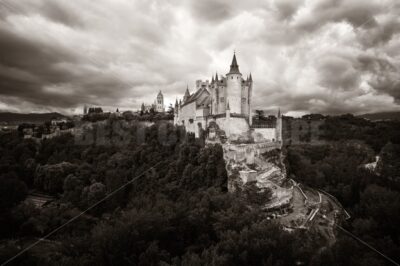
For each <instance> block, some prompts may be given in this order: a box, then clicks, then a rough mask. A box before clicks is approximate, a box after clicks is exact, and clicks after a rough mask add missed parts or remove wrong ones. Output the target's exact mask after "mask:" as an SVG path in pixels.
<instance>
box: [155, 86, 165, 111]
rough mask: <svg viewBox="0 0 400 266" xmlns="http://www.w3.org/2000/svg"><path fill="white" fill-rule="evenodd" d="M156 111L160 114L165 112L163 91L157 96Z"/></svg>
mask: <svg viewBox="0 0 400 266" xmlns="http://www.w3.org/2000/svg"><path fill="white" fill-rule="evenodd" d="M156 111H157V112H160V113H162V112H164V95H163V94H162V92H161V90H160V92H159V93H158V94H157V99H156Z"/></svg>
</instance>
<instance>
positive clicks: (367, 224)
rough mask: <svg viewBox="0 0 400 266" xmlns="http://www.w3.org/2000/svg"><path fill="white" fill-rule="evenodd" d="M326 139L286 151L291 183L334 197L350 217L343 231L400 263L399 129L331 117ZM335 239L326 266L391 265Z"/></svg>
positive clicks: (347, 117) (357, 246)
mask: <svg viewBox="0 0 400 266" xmlns="http://www.w3.org/2000/svg"><path fill="white" fill-rule="evenodd" d="M324 138H325V139H326V140H329V142H327V143H326V144H325V145H312V144H310V145H298V146H290V147H288V149H287V156H286V159H287V165H288V170H289V173H290V175H291V177H293V178H294V179H296V180H297V181H299V182H302V183H303V184H305V185H308V186H310V187H313V188H319V189H322V190H324V191H326V192H328V193H330V194H332V195H334V196H335V197H336V198H337V199H338V200H339V201H340V202H341V203H342V205H343V206H344V207H345V209H346V210H347V212H349V214H350V215H351V219H349V220H348V221H347V222H346V223H344V224H343V226H344V228H345V229H346V230H348V231H349V232H351V233H353V234H354V235H355V236H357V237H359V238H361V239H363V240H364V241H366V242H367V243H369V244H370V245H372V246H373V247H375V248H376V249H378V250H380V251H382V252H383V253H385V254H386V255H388V256H389V257H390V258H392V259H394V260H395V261H400V228H399V227H398V225H399V224H400V123H399V122H398V121H379V122H371V121H368V120H365V119H362V118H356V117H353V116H352V115H344V116H339V117H330V118H328V119H327V120H326V122H325V135H324ZM376 156H379V159H378V161H376ZM371 162H375V163H376V164H375V163H372V164H371ZM338 233H339V234H338V236H339V238H338V241H337V242H336V243H335V244H334V245H333V246H331V247H329V248H326V249H324V251H323V252H322V253H321V258H322V259H323V260H324V264H325V265H386V264H385V263H388V265H392V264H391V263H389V262H388V261H387V260H385V259H383V258H382V257H381V256H379V255H377V254H376V253H375V252H373V251H371V250H370V249H368V248H366V247H365V246H363V245H360V244H359V243H358V242H357V241H356V240H354V239H352V238H351V237H349V236H348V234H346V233H343V232H341V231H340V230H338ZM321 258H320V259H321Z"/></svg>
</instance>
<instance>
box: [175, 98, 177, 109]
mask: <svg viewBox="0 0 400 266" xmlns="http://www.w3.org/2000/svg"><path fill="white" fill-rule="evenodd" d="M175 107H178V98H176V99H175Z"/></svg>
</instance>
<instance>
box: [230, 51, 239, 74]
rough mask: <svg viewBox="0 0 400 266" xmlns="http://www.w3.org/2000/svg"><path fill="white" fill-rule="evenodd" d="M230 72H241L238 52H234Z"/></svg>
mask: <svg viewBox="0 0 400 266" xmlns="http://www.w3.org/2000/svg"><path fill="white" fill-rule="evenodd" d="M228 74H240V71H239V65H238V64H237V61H236V53H235V52H234V53H233V58H232V64H231V69H230V70H229V73H228Z"/></svg>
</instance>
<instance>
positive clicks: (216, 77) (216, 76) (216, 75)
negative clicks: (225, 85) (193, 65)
mask: <svg viewBox="0 0 400 266" xmlns="http://www.w3.org/2000/svg"><path fill="white" fill-rule="evenodd" d="M215 81H218V73H217V72H215Z"/></svg>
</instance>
